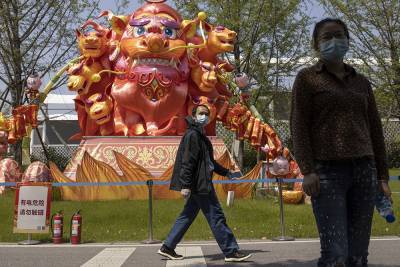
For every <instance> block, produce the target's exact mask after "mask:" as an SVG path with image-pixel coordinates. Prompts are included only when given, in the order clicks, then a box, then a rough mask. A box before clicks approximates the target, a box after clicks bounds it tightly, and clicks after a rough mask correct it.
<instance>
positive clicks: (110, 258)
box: [0, 237, 400, 267]
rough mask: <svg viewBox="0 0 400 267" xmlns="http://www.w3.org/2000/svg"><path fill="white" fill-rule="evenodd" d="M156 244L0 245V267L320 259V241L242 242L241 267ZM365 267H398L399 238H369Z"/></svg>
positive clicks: (169, 266)
mask: <svg viewBox="0 0 400 267" xmlns="http://www.w3.org/2000/svg"><path fill="white" fill-rule="evenodd" d="M159 247H160V245H158V244H157V245H145V244H139V243H120V244H83V245H78V246H71V245H69V244H62V245H52V244H43V245H35V246H21V245H17V244H4V243H0V266H1V267H6V266H10V267H11V266H12V267H19V266H21V267H22V266H30V267H31V266H40V267H46V266H57V267H62V266H66V267H67V266H68V267H71V266H84V267H88V266H107V267H108V266H140V267H142V266H149V267H158V266H160V267H161V266H163V267H164V266H166V267H173V266H196V267H205V266H239V265H242V266H254V267H256V266H266V267H268V266H304V267H306V266H307V267H310V266H316V260H317V258H318V256H319V241H318V240H315V239H314V240H296V241H294V242H273V241H242V242H240V247H241V249H242V250H243V251H245V252H251V253H253V256H252V257H251V258H250V259H249V261H247V262H245V263H234V264H232V263H229V264H228V263H224V257H223V255H222V254H221V253H220V250H219V248H218V245H217V244H216V243H215V242H184V243H182V244H181V245H180V246H179V247H178V248H177V250H178V252H180V253H183V254H184V255H185V256H186V258H185V260H182V261H170V260H165V259H164V258H163V257H162V256H160V255H158V254H157V253H156V252H157V250H158V248H159ZM369 263H370V265H369V266H382V267H383V266H385V267H386V266H399V267H400V238H399V237H389V238H379V239H373V240H372V241H371V245H370V257H369Z"/></svg>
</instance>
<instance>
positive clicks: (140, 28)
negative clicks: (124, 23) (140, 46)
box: [133, 26, 146, 37]
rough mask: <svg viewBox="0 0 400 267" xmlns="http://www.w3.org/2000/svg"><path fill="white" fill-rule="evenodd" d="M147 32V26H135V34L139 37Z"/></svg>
mask: <svg viewBox="0 0 400 267" xmlns="http://www.w3.org/2000/svg"><path fill="white" fill-rule="evenodd" d="M145 33H146V28H145V27H144V26H137V27H133V36H134V37H139V36H142V35H144V34H145Z"/></svg>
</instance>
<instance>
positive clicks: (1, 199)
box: [0, 181, 400, 242]
mask: <svg viewBox="0 0 400 267" xmlns="http://www.w3.org/2000/svg"><path fill="white" fill-rule="evenodd" d="M391 188H392V191H393V192H400V182H398V181H392V182H391ZM393 199H394V201H395V206H394V207H395V213H396V215H397V218H398V220H397V221H396V222H395V223H393V224H387V223H386V222H385V221H384V219H382V218H381V217H380V216H379V215H378V214H377V213H375V216H374V222H373V231H372V232H373V233H372V234H373V235H374V236H382V235H399V234H400V223H399V218H400V204H399V203H400V193H394V194H393ZM221 202H222V206H223V208H224V211H225V215H226V217H227V220H228V224H229V225H230V227H231V228H232V230H233V231H234V233H235V235H236V237H237V238H238V239H261V238H267V239H270V238H272V237H275V236H278V235H279V234H280V227H279V205H278V203H277V202H276V201H275V200H274V199H254V200H236V201H235V204H234V207H231V208H228V207H226V206H225V203H224V202H225V201H221ZM13 203H14V192H12V191H8V192H7V193H6V194H5V195H2V196H0V242H16V241H21V240H24V239H26V234H24V235H22V234H13V233H12V221H13V218H12V215H13V208H14V206H13ZM182 206H183V200H156V201H154V238H156V239H161V240H162V239H164V238H165V237H166V235H167V233H168V231H169V230H170V227H171V226H172V224H173V223H174V220H175V219H176V217H177V216H178V214H179V212H180V211H181V209H182ZM61 209H62V210H64V212H65V214H66V220H65V228H64V236H66V237H69V220H70V218H71V216H72V214H73V213H74V212H75V211H76V210H78V209H81V210H82V215H83V237H82V239H83V241H84V242H111V241H140V240H144V239H146V238H147V219H148V213H147V201H137V200H136V201H125V200H123V201H122V200H121V201H96V202H70V201H54V202H53V203H52V213H54V212H55V211H58V210H61ZM285 218H286V229H287V235H291V236H294V237H296V238H310V237H317V230H316V226H315V222H314V217H313V214H312V211H311V206H309V205H286V206H285ZM67 229H68V230H67ZM33 238H35V239H39V240H42V241H50V234H44V235H33ZM185 239H186V240H208V239H213V237H212V234H211V231H210V230H209V227H208V225H207V223H206V221H205V219H204V216H202V215H200V214H199V216H198V218H197V219H196V221H195V222H194V224H193V225H192V227H191V228H190V229H189V231H188V233H187V234H186V236H185Z"/></svg>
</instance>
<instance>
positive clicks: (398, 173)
mask: <svg viewBox="0 0 400 267" xmlns="http://www.w3.org/2000/svg"><path fill="white" fill-rule="evenodd" d="M389 175H390V176H400V169H390V170H389Z"/></svg>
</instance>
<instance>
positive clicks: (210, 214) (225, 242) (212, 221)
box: [164, 188, 239, 256]
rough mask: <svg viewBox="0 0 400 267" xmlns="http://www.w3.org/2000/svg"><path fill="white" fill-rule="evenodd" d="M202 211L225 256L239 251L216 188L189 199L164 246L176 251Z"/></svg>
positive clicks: (193, 195)
mask: <svg viewBox="0 0 400 267" xmlns="http://www.w3.org/2000/svg"><path fill="white" fill-rule="evenodd" d="M200 210H201V211H202V212H203V214H204V216H205V217H206V219H207V222H208V224H209V225H210V228H211V231H212V232H213V234H214V237H215V239H216V240H217V243H218V245H219V247H220V248H221V250H222V252H223V253H224V255H225V256H227V255H229V254H231V253H233V252H235V251H237V250H239V246H238V244H237V242H236V239H235V236H234V235H233V233H232V231H231V229H229V227H228V225H227V224H226V219H225V215H224V213H223V211H222V208H221V206H220V204H219V201H218V199H217V196H216V194H215V190H214V188H213V189H212V190H211V192H210V193H208V194H192V195H191V196H190V197H189V199H188V200H187V202H186V204H185V207H184V209H183V211H182V213H181V214H180V215H179V217H178V218H177V219H176V222H175V224H174V226H173V227H172V229H171V231H170V233H169V234H168V237H167V239H166V240H165V241H164V244H165V245H166V246H167V247H169V248H171V249H175V247H176V245H177V244H178V243H179V242H180V241H181V239H182V238H183V236H184V234H185V233H186V231H187V230H188V229H189V227H190V225H191V224H192V222H193V221H194V219H195V218H196V216H197V214H198V213H199V211H200Z"/></svg>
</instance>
